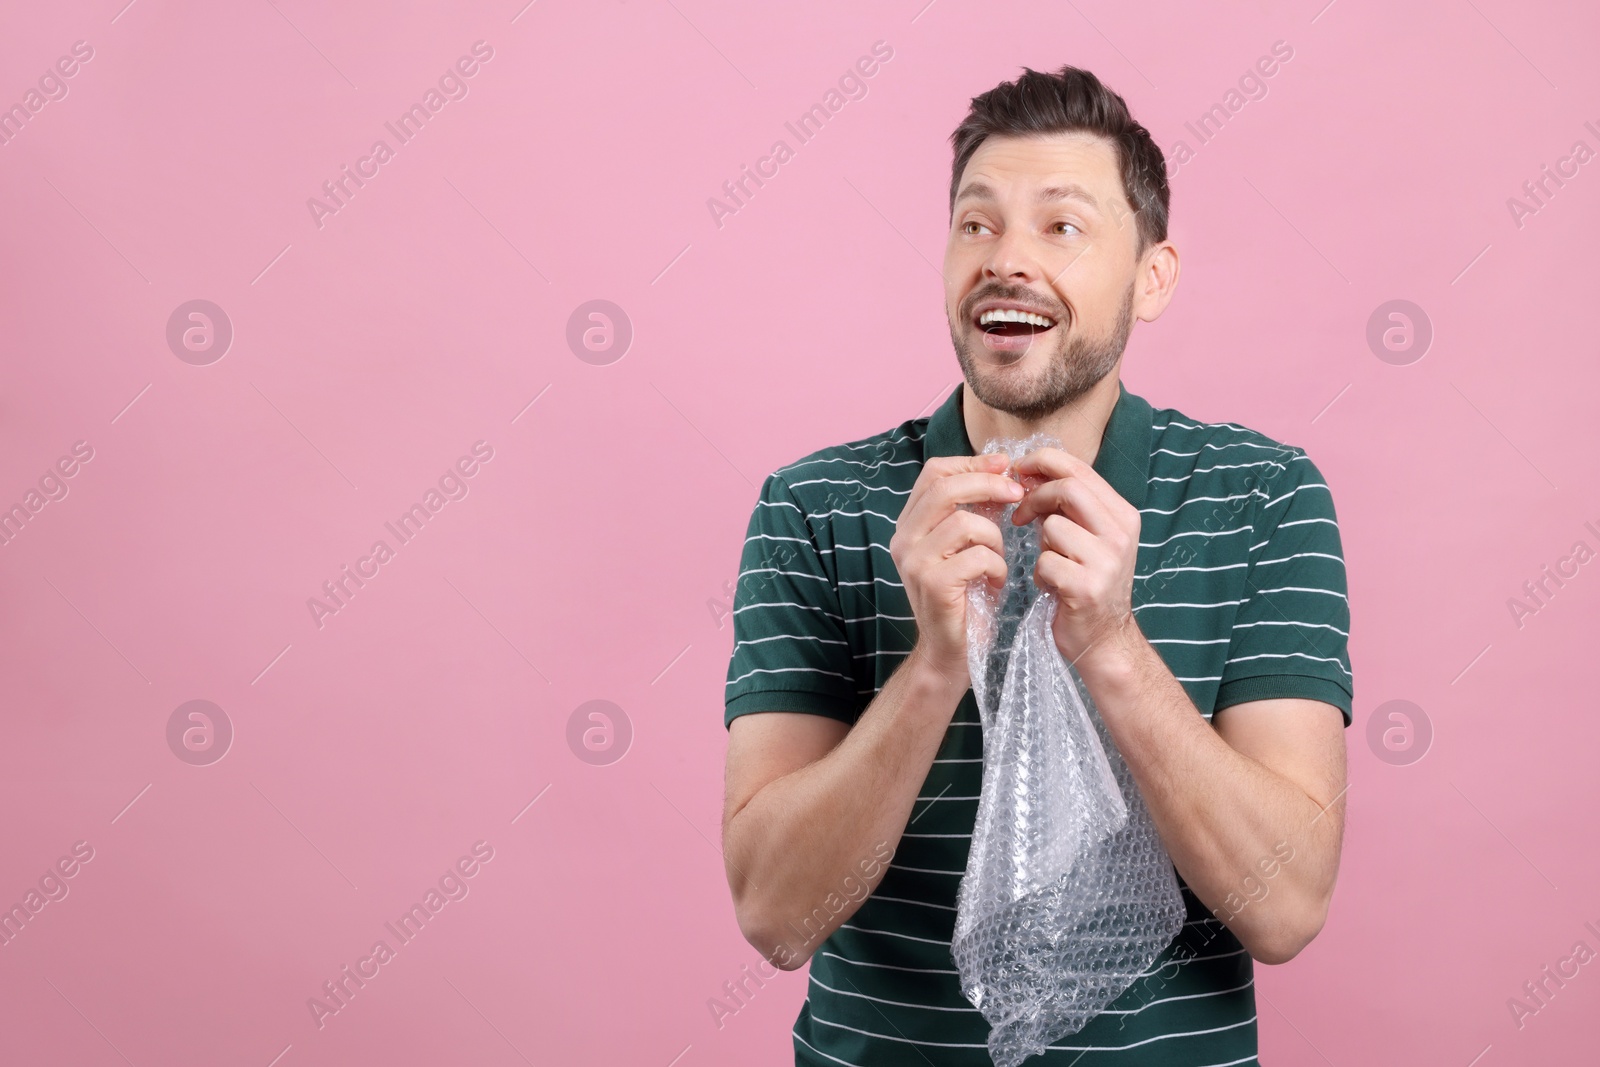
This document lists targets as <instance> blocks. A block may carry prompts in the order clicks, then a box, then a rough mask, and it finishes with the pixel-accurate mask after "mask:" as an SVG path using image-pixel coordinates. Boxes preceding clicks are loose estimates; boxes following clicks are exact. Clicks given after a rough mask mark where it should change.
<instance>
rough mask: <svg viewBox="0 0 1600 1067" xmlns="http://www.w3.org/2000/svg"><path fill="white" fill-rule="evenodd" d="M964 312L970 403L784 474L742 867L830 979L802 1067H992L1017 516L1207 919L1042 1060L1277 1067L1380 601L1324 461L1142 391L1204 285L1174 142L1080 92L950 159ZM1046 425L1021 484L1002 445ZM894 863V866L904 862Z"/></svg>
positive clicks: (796, 952)
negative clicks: (989, 594)
mask: <svg viewBox="0 0 1600 1067" xmlns="http://www.w3.org/2000/svg"><path fill="white" fill-rule="evenodd" d="M952 141H953V143H954V147H955V163H954V167H953V170H952V180H951V190H950V196H951V227H950V235H949V243H948V246H947V248H946V251H945V261H944V277H945V309H946V314H947V316H948V318H949V322H950V335H951V339H952V340H953V342H954V344H955V350H956V356H957V359H958V361H959V362H960V365H961V370H962V374H963V376H964V378H965V382H964V384H963V385H962V386H961V387H960V388H958V389H956V390H955V391H954V392H953V393H951V394H950V396H949V398H948V399H947V400H945V401H944V403H943V404H942V406H940V407H939V408H938V409H937V410H936V411H935V412H934V413H933V415H932V416H930V417H928V418H919V419H912V420H910V421H908V422H905V423H902V424H901V425H900V426H898V427H896V428H895V429H893V430H889V431H886V432H884V433H881V434H878V435H876V436H874V437H869V438H866V439H864V440H860V441H855V442H851V443H849V444H845V445H840V446H836V447H832V448H825V449H822V450H821V451H818V452H814V453H812V454H811V455H809V456H806V457H805V458H803V459H801V460H798V461H797V462H795V463H792V464H790V465H788V466H786V467H783V468H781V469H780V470H778V471H776V472H775V473H774V474H772V475H771V476H770V477H769V478H768V479H767V480H766V482H765V484H764V485H763V487H762V490H761V498H760V500H759V502H758V503H757V506H756V508H755V511H754V514H753V516H752V518H751V521H750V527H749V537H748V538H747V540H746V542H745V546H744V552H743V559H742V564H741V573H740V578H739V584H738V587H737V593H736V597H735V606H734V634H735V638H736V642H735V646H734V651H733V658H732V662H731V663H730V665H729V672H728V684H727V694H726V696H727V700H726V721H727V724H728V729H729V744H728V764H727V804H726V811H725V815H724V821H723V841H724V852H725V858H726V861H727V863H726V865H727V873H728V881H729V885H730V887H731V888H732V892H733V899H734V904H735V910H736V912H737V915H738V920H739V925H740V929H741V930H742V931H743V932H744V935H745V937H746V938H748V939H749V941H750V942H751V944H753V945H754V946H756V947H757V948H758V949H760V950H761V951H762V952H763V953H764V954H765V955H766V956H767V958H768V959H770V960H771V961H772V962H773V963H774V964H776V965H777V966H779V967H783V968H785V969H793V968H797V967H799V966H800V965H801V964H803V963H804V962H806V961H807V960H808V959H809V960H810V961H811V975H810V985H809V990H808V996H807V998H806V1002H805V1005H804V1006H803V1007H802V1009H801V1012H800V1017H799V1019H798V1021H797V1023H796V1025H795V1029H794V1046H795V1058H796V1062H797V1063H800V1064H818V1065H822V1064H857V1065H868V1064H908V1063H918V1064H920V1063H931V1064H941V1065H942V1064H974V1065H978V1064H988V1063H989V1057H988V1054H987V1050H986V1046H985V1038H986V1036H987V1034H988V1029H989V1026H988V1023H987V1022H986V1021H985V1020H984V1018H983V1016H982V1015H981V1014H980V1013H979V1012H978V1011H977V1010H976V1009H974V1008H973V1006H972V1005H971V1004H969V1003H968V1002H967V1001H966V1000H965V998H964V997H963V996H962V994H961V991H960V987H959V984H958V979H957V975H956V970H955V967H954V964H953V962H952V960H951V956H950V939H951V933H952V930H953V926H954V921H955V913H956V912H955V905H956V890H957V887H958V885H959V884H960V879H961V876H962V873H963V872H964V870H965V866H966V860H967V850H968V845H969V842H970V838H971V833H972V828H973V824H974V817H975V812H976V808H977V802H978V796H979V790H980V784H981V781H982V763H983V760H982V757H983V743H982V736H981V728H980V724H979V719H978V713H977V707H976V705H975V704H974V701H973V696H972V692H971V689H970V680H969V677H968V674H967V658H966V609H965V605H966V597H967V588H968V584H969V583H970V582H972V581H975V580H984V581H988V582H990V583H993V584H994V585H995V586H996V587H998V586H999V585H1001V584H1002V583H1003V582H1004V580H1005V574H1006V567H1005V561H1004V559H1003V557H1002V544H1001V534H1000V530H999V527H998V526H997V525H996V524H995V523H994V522H991V521H989V520H987V519H983V518H980V517H979V516H978V515H977V514H975V513H974V512H973V511H972V510H970V509H969V508H966V507H963V505H973V504H979V503H985V502H989V503H999V504H1005V503H1011V502H1016V501H1019V500H1020V503H1019V504H1018V507H1017V509H1016V513H1015V515H1014V517H1013V519H1012V521H1014V522H1016V523H1019V524H1020V523H1023V522H1029V521H1033V520H1035V519H1041V520H1042V523H1041V546H1040V557H1039V561H1038V565H1037V567H1036V568H1035V570H1034V572H1033V576H1032V577H1033V580H1034V581H1035V582H1036V583H1037V585H1038V586H1039V588H1040V589H1046V590H1050V591H1052V592H1053V593H1055V594H1056V596H1057V597H1058V609H1057V612H1056V616H1055V621H1054V625H1053V634H1054V638H1055V642H1056V645H1057V647H1058V648H1059V650H1060V652H1061V655H1062V656H1063V657H1064V658H1065V659H1066V660H1067V661H1068V662H1069V663H1070V664H1071V665H1072V666H1073V669H1075V670H1076V671H1077V672H1078V674H1079V675H1080V676H1081V678H1082V679H1083V681H1084V683H1085V684H1086V685H1087V687H1088V690H1089V692H1090V694H1091V695H1092V696H1093V698H1094V703H1095V705H1096V707H1097V709H1098V714H1099V716H1100V717H1101V719H1102V720H1103V721H1104V723H1105V725H1106V727H1107V728H1108V730H1109V731H1110V734H1111V736H1112V738H1113V739H1114V740H1115V742H1116V745H1117V748H1118V750H1119V751H1120V752H1121V754H1122V756H1123V758H1124V759H1125V760H1126V761H1127V763H1128V765H1129V768H1130V770H1131V772H1132V773H1133V776H1134V778H1135V780H1136V781H1137V782H1138V785H1139V788H1140V792H1141V793H1142V795H1143V797H1144V799H1145V802H1146V804H1147V805H1148V807H1149V809H1150V813H1151V816H1152V819H1153V821H1154V823H1155V826H1156V829H1157V831H1158V832H1159V834H1160V836H1161V840H1162V842H1163V844H1164V845H1165V846H1166V849H1167V852H1168V854H1169V855H1170V856H1171V859H1172V862H1173V865H1174V866H1175V868H1176V870H1177V873H1178V875H1179V877H1180V884H1181V886H1182V889H1183V897H1184V901H1185V905H1186V907H1187V910H1188V915H1187V922H1186V924H1185V926H1184V928H1183V930H1182V932H1181V933H1180V934H1179V935H1178V937H1177V938H1176V939H1175V940H1174V941H1173V942H1172V944H1171V945H1170V946H1169V947H1168V948H1167V950H1166V951H1165V952H1164V953H1163V954H1162V956H1161V957H1160V958H1159V959H1158V960H1157V961H1156V962H1155V964H1153V965H1152V966H1151V967H1150V968H1149V970H1148V971H1147V972H1146V973H1145V974H1144V975H1143V976H1141V977H1140V978H1139V979H1138V980H1136V981H1135V982H1134V984H1133V985H1132V986H1131V987H1130V988H1129V989H1128V990H1127V991H1126V992H1125V993H1124V994H1123V995H1122V996H1120V997H1119V998H1118V999H1116V1000H1115V1001H1113V1002H1112V1003H1111V1004H1110V1005H1109V1006H1108V1007H1107V1008H1106V1010H1105V1011H1103V1012H1101V1013H1100V1014H1099V1015H1098V1016H1096V1017H1095V1018H1093V1019H1092V1020H1091V1021H1090V1022H1089V1024H1088V1025H1087V1026H1085V1027H1084V1028H1083V1029H1082V1030H1081V1031H1079V1032H1078V1033H1076V1034H1073V1035H1070V1036H1068V1037H1066V1038H1064V1039H1062V1040H1060V1041H1058V1042H1056V1043H1055V1044H1053V1045H1051V1047H1050V1049H1049V1050H1047V1051H1046V1052H1045V1053H1044V1054H1043V1055H1041V1056H1039V1057H1035V1058H1030V1059H1029V1060H1028V1061H1027V1062H1028V1063H1029V1064H1033V1063H1041V1064H1058V1065H1062V1067H1065V1065H1067V1064H1075V1065H1078V1067H1097V1065H1108V1064H1119V1065H1126V1064H1141V1065H1144V1064H1164V1065H1179V1064H1182V1065H1186V1067H1196V1065H1202V1064H1208V1065H1219V1067H1220V1065H1222V1064H1249V1063H1255V1062H1256V1051H1257V1043H1256V1010H1255V996H1254V988H1253V977H1252V975H1253V970H1252V968H1253V961H1254V960H1260V961H1261V962H1263V963H1283V962H1285V961H1287V960H1289V959H1291V958H1293V957H1294V956H1295V954H1296V953H1298V952H1299V951H1300V950H1301V949H1302V948H1304V947H1305V945H1306V944H1307V943H1308V942H1310V941H1311V939H1312V938H1313V937H1315V936H1316V934H1317V932H1318V931H1319V930H1320V929H1321V928H1322V925H1323V922H1324V920H1325V918H1326V916H1327V912H1328V904H1329V900H1330V898H1331V896H1332V893H1333V886H1334V881H1335V878H1336V876H1337V872H1338V865H1339V848H1340V840H1341V836H1342V832H1343V823H1344V814H1343V813H1344V805H1343V802H1342V800H1343V796H1344V790H1345V751H1344V733H1343V731H1344V728H1345V727H1346V726H1348V725H1349V724H1350V714H1351V675H1350V664H1349V657H1348V653H1347V650H1346V644H1347V640H1348V631H1349V609H1348V602H1347V599H1346V589H1345V571H1344V561H1343V553H1342V550H1341V547H1340V540H1339V529H1338V526H1337V524H1336V521H1335V516H1334V509H1333V503H1332V498H1331V496H1330V494H1329V491H1328V488H1327V486H1326V484H1325V483H1324V482H1323V479H1322V477H1321V475H1320V474H1319V472H1318V471H1317V468H1316V467H1315V466H1314V465H1313V464H1312V463H1311V461H1310V460H1309V459H1307V458H1306V455H1305V453H1304V452H1303V451H1301V450H1300V449H1298V448H1294V447H1291V446H1285V445H1281V444H1278V443H1277V442H1274V441H1272V440H1270V439H1268V438H1266V437H1264V436H1262V435H1261V434H1259V433H1255V432H1254V431H1251V430H1248V429H1246V428H1244V427H1242V426H1239V425H1236V424H1234V423H1220V424H1206V423H1202V422H1199V421H1198V420H1195V419H1191V418H1188V417H1186V416H1184V415H1182V414H1180V413H1178V412H1176V411H1173V410H1170V409H1152V407H1151V406H1150V405H1149V404H1148V403H1146V402H1145V401H1144V400H1142V399H1140V398H1139V397H1137V396H1134V395H1133V394H1132V393H1129V392H1127V390H1126V389H1124V388H1123V386H1122V384H1121V381H1120V378H1119V374H1118V371H1119V368H1120V365H1121V359H1122V353H1123V349H1124V346H1125V344H1126V342H1127V339H1128V335H1129V331H1130V329H1131V327H1132V323H1133V321H1134V320H1135V319H1138V320H1140V321H1143V322H1150V321H1154V320H1155V319H1157V318H1158V317H1160V315H1161V313H1162V312H1163V311H1164V310H1165V309H1166V307H1167V304H1168V303H1169V302H1170V301H1171V300H1172V297H1173V293H1174V291H1175V290H1176V287H1177V283H1178V263H1179V260H1178V252H1177V249H1176V248H1175V247H1174V246H1173V245H1172V243H1171V242H1170V241H1168V240H1167V213H1168V205H1169V193H1168V188H1167V182H1166V170H1165V162H1164V160H1163V157H1162V154H1161V151H1160V149H1159V148H1158V147H1157V146H1156V145H1155V143H1154V142H1153V141H1152V140H1151V138H1150V135H1149V133H1148V132H1147V131H1146V130H1145V129H1144V127H1143V126H1141V125H1139V124H1138V123H1137V122H1135V121H1134V120H1133V119H1132V118H1131V117H1130V116H1129V114H1128V110H1127V107H1126V105H1125V104H1124V102H1123V100H1122V98H1121V97H1120V96H1118V95H1116V94H1115V93H1112V92H1111V91H1110V90H1108V89H1107V88H1105V87H1104V86H1103V85H1102V84H1101V83H1100V81H1099V80H1098V79H1097V78H1095V76H1094V75H1093V74H1090V73H1088V72H1086V71H1083V70H1078V69H1076V68H1073V67H1065V68H1063V69H1062V70H1061V71H1060V72H1059V73H1058V74H1041V73H1038V72H1035V71H1031V70H1028V71H1025V73H1024V74H1023V76H1022V77H1020V78H1019V79H1018V80H1017V81H1015V82H1011V83H1006V84H1002V85H1000V86H998V87H996V88H995V89H993V90H991V91H990V92H987V93H985V94H983V95H982V96H979V97H977V98H975V99H974V100H973V101H972V108H971V111H970V113H969V114H968V116H967V118H966V119H965V121H963V122H962V124H961V125H960V127H959V128H958V129H957V130H956V131H955V134H954V135H953V137H952ZM1036 432H1048V433H1051V434H1053V435H1054V436H1055V437H1056V438H1057V439H1059V440H1060V441H1062V442H1063V445H1064V447H1063V448H1061V449H1055V448H1043V449H1039V450H1037V451H1035V452H1033V453H1032V454H1030V455H1029V456H1027V457H1026V458H1024V459H1022V460H1021V461H1019V462H1018V464H1017V467H1016V470H1015V471H1014V473H1015V474H1016V475H1017V476H1018V477H1019V478H1020V479H1021V480H1022V482H1023V483H1025V484H1027V485H1029V486H1030V488H1028V489H1026V490H1024V489H1023V488H1022V485H1021V484H1019V482H1018V480H1017V479H1016V478H1013V477H1008V476H1007V475H1006V474H1005V473H1003V472H1005V471H1006V463H1005V460H1004V457H1003V456H1000V457H996V456H976V455H974V454H973V453H974V447H973V446H974V444H977V445H979V446H981V445H982V444H983V443H984V442H986V441H988V440H989V439H991V438H995V437H1025V436H1028V435H1030V434H1033V433H1036ZM891 857H892V858H891Z"/></svg>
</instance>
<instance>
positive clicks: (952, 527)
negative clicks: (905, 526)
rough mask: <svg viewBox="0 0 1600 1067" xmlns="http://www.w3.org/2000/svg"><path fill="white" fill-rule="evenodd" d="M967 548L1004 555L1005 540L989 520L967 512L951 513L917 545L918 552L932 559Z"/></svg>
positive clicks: (995, 524)
mask: <svg viewBox="0 0 1600 1067" xmlns="http://www.w3.org/2000/svg"><path fill="white" fill-rule="evenodd" d="M971 545H984V546H986V547H987V548H989V549H990V550H992V551H994V552H996V553H998V554H1000V555H1001V556H1004V555H1005V551H1006V549H1005V538H1004V536H1003V535H1002V534H1001V533H1000V527H999V525H998V524H997V523H995V522H994V520H993V519H986V518H984V517H983V516H982V515H979V514H977V513H975V512H971V511H954V512H951V513H950V514H949V515H948V516H946V518H945V519H944V521H943V522H941V523H939V525H937V526H935V527H934V528H933V529H932V530H930V531H928V534H927V536H926V537H924V538H923V539H922V540H921V541H920V542H919V543H918V545H917V550H918V551H919V552H924V551H925V552H927V553H928V554H929V555H930V556H931V557H932V558H933V559H936V560H937V559H946V558H948V557H950V556H953V555H955V554H956V553H957V552H960V551H962V550H963V549H966V548H968V547H969V546H971Z"/></svg>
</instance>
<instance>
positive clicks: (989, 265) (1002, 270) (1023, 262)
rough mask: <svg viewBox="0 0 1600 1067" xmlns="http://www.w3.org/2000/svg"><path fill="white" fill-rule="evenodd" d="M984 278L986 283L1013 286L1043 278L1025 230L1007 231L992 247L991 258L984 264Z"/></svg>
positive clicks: (1013, 229) (1012, 229) (1014, 229)
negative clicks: (1000, 283) (995, 282)
mask: <svg viewBox="0 0 1600 1067" xmlns="http://www.w3.org/2000/svg"><path fill="white" fill-rule="evenodd" d="M983 276H984V280H985V281H990V280H993V281H999V282H1004V283H1009V284H1013V285H1028V284H1030V283H1032V282H1036V281H1038V280H1039V279H1040V278H1041V277H1043V273H1042V271H1041V269H1040V267H1039V261H1038V259H1037V257H1035V256H1034V254H1033V250H1032V247H1031V244H1030V241H1029V236H1028V233H1027V231H1026V230H1025V229H1022V228H1020V227H1018V228H1011V229H1007V230H1006V231H1005V232H1003V233H1002V234H1000V237H999V239H998V240H997V241H995V242H994V244H992V245H990V251H989V258H988V259H986V260H985V261H984V264H983Z"/></svg>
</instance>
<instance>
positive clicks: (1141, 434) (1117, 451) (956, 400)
mask: <svg viewBox="0 0 1600 1067" xmlns="http://www.w3.org/2000/svg"><path fill="white" fill-rule="evenodd" d="M964 391H965V390H964V388H963V386H960V385H958V386H956V388H955V391H954V392H952V393H951V394H950V396H949V397H947V398H946V399H945V402H944V403H943V404H940V405H939V407H938V409H937V410H936V411H934V413H933V414H932V415H930V416H929V417H928V429H927V433H926V434H925V435H924V437H923V439H922V451H923V462H924V463H926V462H927V461H928V460H930V459H932V458H934V457H935V456H970V455H973V449H972V442H971V441H970V440H968V439H967V424H966V422H965V421H964V419H963V418H962V411H961V399H962V394H963V392H964ZM1150 415H1151V409H1150V404H1149V402H1148V401H1146V400H1145V399H1144V398H1143V397H1140V396H1135V395H1134V394H1133V393H1130V392H1128V389H1127V387H1126V386H1124V385H1123V384H1122V382H1121V381H1118V382H1117V403H1116V406H1114V407H1113V408H1112V409H1111V419H1110V421H1109V422H1107V423H1106V430H1105V435H1104V436H1103V437H1102V438H1101V439H1100V451H1099V453H1098V454H1097V455H1096V456H1095V459H1094V469H1095V473H1096V474H1098V475H1100V477H1102V478H1104V479H1105V480H1106V482H1107V483H1108V484H1110V486H1111V488H1113V489H1115V490H1116V491H1117V493H1118V494H1119V495H1120V496H1121V497H1122V499H1124V500H1126V501H1127V502H1128V503H1130V504H1132V505H1133V506H1134V507H1136V508H1138V507H1143V506H1144V501H1145V492H1146V490H1147V489H1148V488H1149V486H1150V439H1151V433H1152V431H1151V422H1150Z"/></svg>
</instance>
